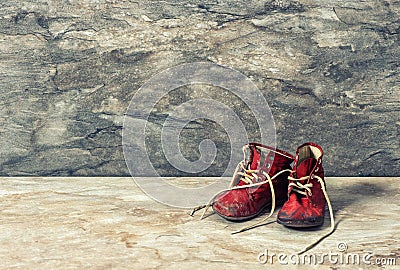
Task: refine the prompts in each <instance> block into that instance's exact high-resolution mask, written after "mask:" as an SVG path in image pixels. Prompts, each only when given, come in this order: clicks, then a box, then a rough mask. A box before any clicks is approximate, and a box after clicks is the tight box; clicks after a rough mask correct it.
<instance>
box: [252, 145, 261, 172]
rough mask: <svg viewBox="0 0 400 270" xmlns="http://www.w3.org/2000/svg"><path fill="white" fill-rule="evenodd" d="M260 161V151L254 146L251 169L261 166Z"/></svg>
mask: <svg viewBox="0 0 400 270" xmlns="http://www.w3.org/2000/svg"><path fill="white" fill-rule="evenodd" d="M259 163H260V153H259V152H258V151H257V150H256V149H255V148H254V149H253V156H252V161H251V164H250V170H257V169H258V167H259Z"/></svg>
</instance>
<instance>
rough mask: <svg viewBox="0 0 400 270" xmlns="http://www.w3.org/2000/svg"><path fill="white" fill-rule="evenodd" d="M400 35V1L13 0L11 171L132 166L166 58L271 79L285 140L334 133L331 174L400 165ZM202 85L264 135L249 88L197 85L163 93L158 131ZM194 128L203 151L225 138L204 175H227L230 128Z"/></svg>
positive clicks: (5, 25)
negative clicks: (249, 104) (148, 91)
mask: <svg viewBox="0 0 400 270" xmlns="http://www.w3.org/2000/svg"><path fill="white" fill-rule="evenodd" d="M399 34H400V1H372V0H366V1H355V0H350V1H327V0H322V1H308V0H305V1H284V0H282V1H274V0H266V1H255V0H250V1H241V0H232V1H225V0H220V1H205V2H204V1H202V3H200V1H190V0H189V1H186V0H176V1H111V0H110V1H101V0H99V1H88V0H86V1H72V0H71V1H15V0H6V1H1V3H0V96H1V100H0V174H1V175H3V176H7V175H8V176H20V175H42V176H47V175H65V176H74V175H82V176H87V175H91V176H94V175H104V176H113V175H129V172H128V170H127V167H126V165H125V161H124V157H123V154H122V146H121V144H122V142H121V133H122V124H123V117H124V113H125V112H126V109H127V107H128V104H129V102H130V100H131V98H132V96H133V95H134V93H135V91H136V90H137V89H138V88H139V87H140V86H141V85H142V84H143V83H144V82H146V81H147V80H148V79H149V78H151V77H152V76H153V75H155V74H157V73H159V72H161V71H163V70H165V69H166V68H169V67H173V66H176V65H178V64H181V63H188V62H189V63H190V62H194V61H211V62H215V63H218V64H221V65H224V66H228V67H231V68H234V69H236V70H238V71H240V72H242V73H243V74H245V75H246V76H248V77H249V78H250V79H251V80H252V81H253V82H254V83H255V84H256V85H257V86H258V88H259V89H260V90H261V91H262V93H263V94H264V96H265V98H266V99H267V100H268V102H269V105H270V107H271V110H272V113H273V115H274V118H275V123H276V128H277V145H278V146H279V147H280V148H282V149H284V150H287V151H290V152H294V150H295V148H296V146H298V145H299V144H301V143H303V142H305V141H315V142H317V143H320V144H321V145H322V146H323V148H324V150H325V159H324V162H325V170H326V173H327V174H328V175H331V176H340V175H347V176H369V175H376V176H389V175H399V172H400V145H399V130H400V101H399V100H400V87H399V82H400V75H399V74H400V67H399V66H400V60H399V59H400V47H399V44H400V42H399ZM202 96H207V97H212V98H214V99H216V100H219V101H221V102H224V103H225V104H227V105H229V106H231V107H233V108H234V110H236V111H237V112H238V115H241V116H242V117H243V119H244V120H245V121H244V122H246V123H249V125H248V128H249V133H250V134H253V133H252V129H254V128H255V127H254V125H252V121H253V120H252V118H251V117H250V116H249V115H248V114H247V113H246V110H247V108H244V107H243V106H241V105H240V104H239V103H238V101H237V100H236V99H235V97H232V96H229V94H227V93H226V92H224V91H223V90H218V89H213V88H212V87H199V86H191V87H186V88H184V89H177V90H176V91H174V92H171V93H170V94H169V95H168V96H167V97H165V99H163V101H161V102H160V104H159V109H158V110H155V112H154V114H153V117H152V119H151V120H150V123H149V127H150V128H149V134H150V135H149V140H150V142H151V140H152V139H153V140H155V141H157V139H156V138H157V134H159V132H160V129H161V126H162V125H161V124H160V123H162V120H163V119H164V118H165V114H166V111H168V110H171V109H173V108H174V107H175V106H177V105H179V104H180V103H181V102H183V101H185V100H190V99H191V98H195V97H202ZM239 102H240V101H239ZM186 133H187V134H186V136H183V137H182V143H184V147H183V152H184V154H185V156H187V157H188V158H190V159H196V157H198V153H197V146H198V142H199V141H200V140H201V139H204V138H211V139H213V140H214V141H215V143H216V145H217V146H218V147H219V152H218V156H217V160H216V163H215V164H214V165H213V166H212V167H211V169H210V170H208V171H207V172H204V173H203V174H200V175H218V174H219V173H221V169H222V168H223V166H224V164H225V163H224V162H225V160H226V159H229V151H230V149H229V143H228V142H227V137H226V134H225V133H224V131H223V129H221V127H219V126H218V125H217V124H216V123H213V122H210V121H206V120H204V121H200V120H199V121H196V122H193V123H191V127H190V129H188V131H186ZM253 135H254V139H257V134H256V133H254V134H253ZM238 151H240V150H238ZM149 152H150V153H152V156H153V157H154V158H153V159H152V160H153V162H154V164H155V166H156V167H157V169H158V171H159V172H160V173H161V174H163V175H181V174H182V173H180V172H179V171H176V170H174V169H173V168H171V167H170V166H168V163H167V162H166V160H165V159H163V158H162V153H161V152H160V149H159V148H158V147H157V146H156V143H154V144H151V143H150V144H149Z"/></svg>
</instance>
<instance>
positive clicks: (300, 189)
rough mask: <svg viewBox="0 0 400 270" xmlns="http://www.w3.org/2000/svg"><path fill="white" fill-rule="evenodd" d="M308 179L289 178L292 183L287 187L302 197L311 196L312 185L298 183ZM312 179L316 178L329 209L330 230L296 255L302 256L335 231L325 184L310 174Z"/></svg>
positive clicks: (304, 177) (306, 177)
mask: <svg viewBox="0 0 400 270" xmlns="http://www.w3.org/2000/svg"><path fill="white" fill-rule="evenodd" d="M309 177H310V176H303V177H301V178H293V177H291V176H289V177H288V179H289V180H290V181H293V182H291V183H290V184H289V187H292V191H294V192H297V193H299V194H302V195H307V194H308V195H309V196H312V192H311V188H312V187H313V184H312V183H307V184H302V183H300V181H304V180H307V179H308V178H309ZM313 178H316V179H317V180H318V182H319V183H320V185H321V189H322V192H323V193H324V196H325V200H326V203H327V205H328V209H329V216H330V219H331V228H330V230H329V232H328V233H327V234H325V235H323V236H322V237H320V238H319V239H318V240H316V241H315V242H314V243H312V244H311V245H309V246H307V247H305V248H304V249H302V250H301V251H299V252H297V254H298V255H300V254H303V253H304V252H307V251H308V250H310V249H312V248H313V247H315V246H316V245H318V244H319V243H320V242H321V241H322V240H324V239H325V238H326V237H328V236H329V235H331V234H332V233H333V232H334V231H335V219H334V217H333V210H332V204H331V201H330V199H329V196H328V193H327V192H326V188H325V182H324V180H322V178H321V177H319V176H318V175H315V174H312V175H311V179H313Z"/></svg>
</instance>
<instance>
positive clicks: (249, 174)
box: [190, 163, 335, 255]
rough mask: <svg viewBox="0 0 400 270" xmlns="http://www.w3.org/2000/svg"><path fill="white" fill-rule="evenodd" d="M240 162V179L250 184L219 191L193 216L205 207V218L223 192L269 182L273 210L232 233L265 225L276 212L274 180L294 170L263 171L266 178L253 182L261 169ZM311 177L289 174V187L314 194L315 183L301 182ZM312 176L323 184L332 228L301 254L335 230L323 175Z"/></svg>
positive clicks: (298, 191)
mask: <svg viewBox="0 0 400 270" xmlns="http://www.w3.org/2000/svg"><path fill="white" fill-rule="evenodd" d="M240 164H241V166H242V168H243V172H238V174H239V175H242V178H241V179H240V181H244V182H245V183H248V184H247V185H243V186H234V187H231V188H227V189H224V190H221V191H219V192H218V193H216V194H215V195H214V196H212V198H211V199H210V200H209V202H208V203H207V204H205V205H202V206H199V207H196V208H194V209H193V210H192V211H191V213H190V215H191V216H193V214H194V213H195V212H196V211H198V210H200V209H203V208H205V209H204V210H203V213H202V215H201V217H200V220H201V219H203V217H204V215H205V214H206V212H207V210H208V208H209V207H210V206H211V205H212V204H213V201H214V199H215V197H217V196H218V195H219V194H221V193H222V192H225V191H230V190H236V189H243V188H249V187H256V186H260V185H263V184H266V183H268V184H269V186H270V188H271V197H272V198H271V199H272V202H271V211H270V213H269V215H268V216H266V217H265V218H263V219H261V220H260V221H258V222H256V223H253V224H252V225H250V226H245V227H243V228H241V229H239V230H237V231H234V232H232V234H237V233H240V232H244V231H247V230H250V229H253V228H255V227H258V226H261V225H263V224H264V223H265V221H266V220H267V219H269V218H270V217H271V216H272V215H273V213H274V212H275V204H276V202H275V191H274V187H273V184H272V180H274V179H275V178H276V177H278V176H279V175H280V174H282V173H284V172H292V170H289V169H286V170H282V171H280V172H278V173H276V174H275V175H274V176H272V177H270V176H269V175H268V174H267V173H266V172H264V171H261V172H262V174H263V175H264V176H265V177H266V180H265V181H262V182H258V183H253V181H252V179H258V177H259V176H258V175H257V174H258V173H259V172H260V170H247V169H244V167H243V164H242V163H240ZM309 177H310V176H303V177H301V178H293V177H291V176H289V177H288V179H289V180H290V181H292V182H291V183H289V187H292V191H293V192H297V193H299V194H302V195H307V194H308V195H309V196H312V191H311V188H312V187H313V184H312V183H307V184H303V183H301V182H300V181H304V180H307V179H308V178H309ZM312 178H316V179H317V180H318V182H319V183H320V185H321V189H322V192H323V193H324V196H325V200H326V203H327V205H328V210H329V216H330V220H331V226H330V230H329V232H328V233H327V234H325V235H323V236H322V237H320V238H319V239H318V240H316V241H315V242H314V243H312V244H311V245H308V246H307V247H305V248H304V249H302V250H301V251H299V252H297V254H298V255H301V254H303V253H305V252H307V251H309V250H310V249H312V248H313V247H315V246H316V245H318V244H319V243H320V242H321V241H322V240H324V239H325V238H327V237H328V236H329V235H331V234H332V233H333V232H334V231H335V219H334V216H333V209H332V204H331V201H330V199H329V196H328V194H327V192H326V188H325V182H324V180H323V179H322V178H321V177H319V176H318V175H315V174H313V175H311V179H312ZM240 181H239V182H240Z"/></svg>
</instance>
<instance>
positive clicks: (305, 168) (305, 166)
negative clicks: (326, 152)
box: [296, 158, 317, 178]
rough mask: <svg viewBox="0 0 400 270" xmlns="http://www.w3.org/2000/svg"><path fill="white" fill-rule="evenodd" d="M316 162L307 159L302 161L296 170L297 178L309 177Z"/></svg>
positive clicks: (313, 159) (312, 159)
mask: <svg viewBox="0 0 400 270" xmlns="http://www.w3.org/2000/svg"><path fill="white" fill-rule="evenodd" d="M315 163H317V160H316V159H315V158H307V159H305V160H303V161H302V162H301V163H300V164H299V165H298V166H297V169H296V176H297V178H301V177H303V176H308V175H310V173H311V171H312V169H314V166H315Z"/></svg>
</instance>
